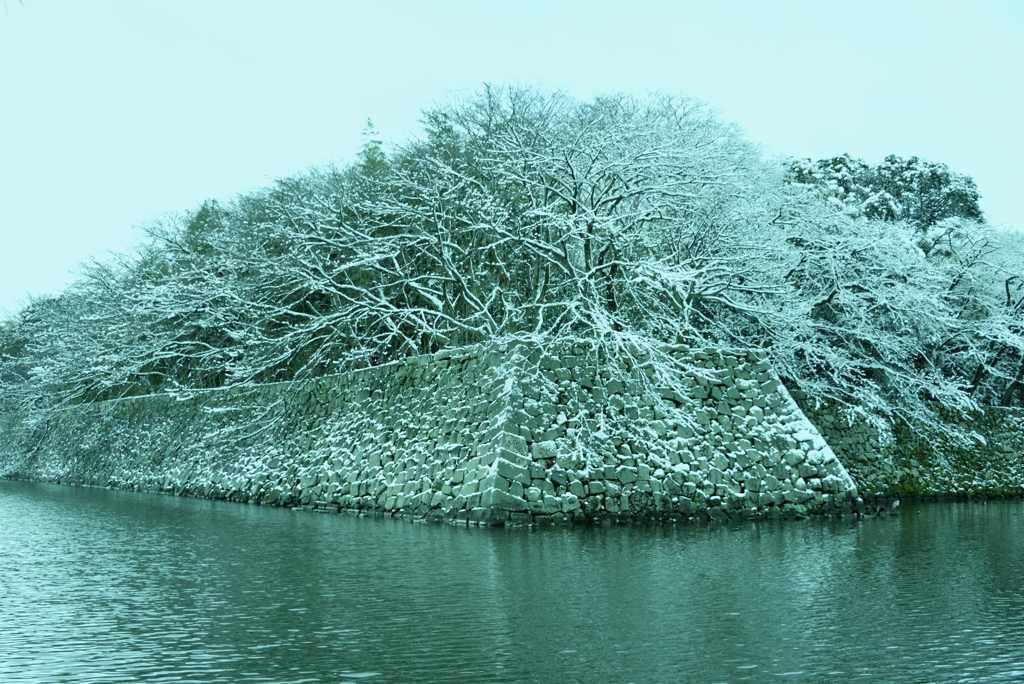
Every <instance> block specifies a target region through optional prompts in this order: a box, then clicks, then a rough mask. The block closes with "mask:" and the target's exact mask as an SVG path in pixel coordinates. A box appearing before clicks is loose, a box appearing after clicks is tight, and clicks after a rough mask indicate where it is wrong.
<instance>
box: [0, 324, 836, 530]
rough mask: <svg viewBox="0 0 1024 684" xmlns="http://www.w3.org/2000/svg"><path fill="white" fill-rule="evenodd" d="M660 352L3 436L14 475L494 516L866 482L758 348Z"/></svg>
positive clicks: (544, 359)
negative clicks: (839, 456)
mask: <svg viewBox="0 0 1024 684" xmlns="http://www.w3.org/2000/svg"><path fill="white" fill-rule="evenodd" d="M655 355H656V356H657V358H652V357H651V355H650V354H648V355H647V356H645V355H644V354H642V353H640V352H636V353H627V354H623V355H615V356H614V357H609V356H607V355H605V354H603V353H602V352H600V351H596V350H595V349H593V348H592V347H591V346H590V345H588V344H586V343H585V342H581V343H571V342H566V343H561V344H559V345H557V346H554V347H552V346H548V347H545V350H541V349H538V348H536V347H531V346H530V345H528V344H526V343H522V342H511V343H506V344H498V343H494V344H490V345H477V346H471V347H465V348H460V349H456V350H446V351H443V352H440V353H438V354H435V355H433V356H420V357H411V358H409V359H406V360H403V361H402V362H395V363H392V364H388V365H386V366H382V367H378V368H372V369H365V370H359V371H353V372H351V373H347V374H344V375H339V376H332V377H325V378H319V379H316V380H313V381H309V382H306V383H303V384H298V383H296V384H289V383H279V384H273V385H263V386H257V387H247V388H231V389H222V390H209V391H204V392H197V393H194V394H191V395H189V396H184V395H183V396H166V395H164V396H152V397H140V398H132V399H124V400H119V401H111V402H104V403H100V404H94V405H88V406H80V407H76V408H72V409H68V410H66V411H64V412H63V413H62V414H60V415H59V416H58V417H57V418H55V419H53V420H51V421H49V422H47V423H44V424H42V425H38V426H36V427H35V428H33V429H32V430H27V429H20V428H18V427H17V426H13V427H8V429H7V430H6V431H5V432H4V433H3V434H4V435H5V437H4V438H3V439H6V441H5V442H0V476H4V477H19V478H26V479H35V480H44V481H50V482H60V483H73V484H89V485H101V486H113V487H120V488H131V489H137V490H146V491H164V492H169V493H175V494H181V495H190V496H201V497H213V498H226V499H230V500H235V501H248V502H251V503H262V504H271V505H284V506H309V507H314V508H319V509H325V510H353V511H362V512H367V513H374V514H378V515H399V516H404V517H410V518H424V519H433V520H448V521H452V522H471V523H487V524H503V523H506V522H509V523H512V524H530V523H536V524H543V523H547V522H550V523H566V522H569V521H598V520H604V519H611V520H627V519H628V520H637V519H649V520H658V519H667V520H682V519H686V518H689V517H692V516H700V517H701V518H705V519H706V518H718V519H727V518H734V517H743V516H762V515H801V514H805V513H808V512H828V511H832V510H840V509H842V508H844V507H845V508H847V509H848V508H849V506H850V502H851V500H852V499H854V498H855V497H856V488H855V486H854V482H853V480H852V479H851V477H850V475H849V474H848V473H847V471H846V470H845V468H844V467H843V464H842V463H840V462H839V460H838V459H837V458H836V455H835V454H834V453H833V451H832V449H831V448H830V447H829V446H828V445H827V444H826V443H825V440H824V439H823V438H822V436H821V435H820V434H819V433H818V431H817V429H816V428H815V427H814V425H813V424H812V423H811V422H810V421H809V420H808V419H807V418H806V417H805V416H804V414H803V413H802V412H801V410H800V409H799V408H798V406H797V405H796V403H795V402H794V400H793V399H792V398H791V397H790V395H789V394H788V393H787V391H786V389H785V388H784V387H783V386H782V384H781V383H780V382H779V379H778V377H777V376H776V375H775V373H774V372H773V371H772V369H771V368H770V366H769V364H768V362H767V361H766V360H765V359H764V356H763V355H762V354H761V353H760V352H746V351H737V350H724V349H695V350H691V349H688V348H685V347H666V348H662V349H661V350H659V351H658V352H656V354H655ZM8 419H9V418H8Z"/></svg>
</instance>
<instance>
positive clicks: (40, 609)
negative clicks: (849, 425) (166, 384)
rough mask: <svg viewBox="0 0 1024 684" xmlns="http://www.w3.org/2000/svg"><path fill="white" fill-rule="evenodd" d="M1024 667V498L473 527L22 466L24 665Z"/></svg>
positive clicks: (335, 676) (495, 671)
mask: <svg viewBox="0 0 1024 684" xmlns="http://www.w3.org/2000/svg"><path fill="white" fill-rule="evenodd" d="M854 678H858V679H863V680H865V681H891V682H892V681H906V682H922V681H958V682H988V681H1020V680H1022V679H1024V505H1022V502H1020V501H1012V502H993V503H989V504H980V503H962V504H933V505H922V506H912V505H911V506H908V505H905V506H904V507H903V509H902V515H901V516H900V517H899V518H888V519H883V520H875V519H868V520H860V521H853V520H845V521H838V520H831V521H822V520H808V521H803V522H785V523H764V522H762V523H756V524H752V523H748V524H743V525H738V526H713V527H708V526H680V527H667V526H666V527H611V528H576V529H573V530H566V529H544V530H533V531H531V530H524V529H515V530H504V529H476V528H470V529H466V528H455V527H447V526H440V525H422V524H410V523H403V522H395V521H390V520H386V521H385V520H373V519H358V518H352V517H347V516H324V515H315V514H312V513H297V512H292V511H284V510H277V509H267V508H257V507H250V506H245V505H239V504H229V503H223V502H213V501H197V500H191V499H177V498H172V497H162V496H155V495H147V494H132V493H125V492H112V491H105V490H93V489H79V488H69V487H57V486H49V485H39V484H29V483H16V482H0V681H3V682H29V681H31V682H38V681H43V682H51V681H52V682H65V681H67V682H87V681H96V682H117V681H147V682H161V681H192V682H215V681H223V682H239V681H247V682H331V683H335V684H336V683H338V682H349V681H350V682H371V683H379V682H446V681H448V682H471V681H480V682H534V681H536V682H559V684H568V683H570V682H678V681H693V682H740V681H765V680H775V679H781V680H784V681H793V682H805V681H806V682H818V681H836V680H849V679H854Z"/></svg>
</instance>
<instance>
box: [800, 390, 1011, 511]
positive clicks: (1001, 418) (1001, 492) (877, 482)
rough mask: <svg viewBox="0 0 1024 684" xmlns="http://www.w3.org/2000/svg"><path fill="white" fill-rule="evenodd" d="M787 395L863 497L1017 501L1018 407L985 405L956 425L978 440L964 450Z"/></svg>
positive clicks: (938, 440) (853, 413)
mask: <svg viewBox="0 0 1024 684" xmlns="http://www.w3.org/2000/svg"><path fill="white" fill-rule="evenodd" d="M793 396H794V397H795V398H796V401H797V404H798V405H799V406H800V407H801V409H802V410H803V412H804V414H805V415H806V416H807V417H808V418H809V419H810V420H811V422H813V423H814V424H815V425H816V426H817V427H818V430H819V431H820V432H821V434H822V436H823V437H824V438H825V441H827V442H828V443H829V445H830V446H831V447H832V448H833V450H834V451H835V453H836V455H837V456H838V457H839V459H840V460H841V461H842V462H843V465H845V466H846V468H847V470H848V471H849V473H850V475H851V476H852V477H853V479H854V482H855V483H856V485H857V488H858V490H859V491H860V493H861V494H862V495H863V496H864V497H866V498H872V497H888V498H892V497H904V498H908V497H909V498H934V497H970V496H978V497H1003V496H1021V495H1024V410H1022V409H1014V408H1001V407H995V406H993V407H987V408H986V409H985V410H984V411H981V412H979V413H978V414H976V415H975V416H973V418H972V419H971V420H969V421H967V422H960V423H959V425H958V427H959V428H961V429H962V430H964V431H965V432H966V431H974V432H975V433H976V434H977V436H978V439H977V440H976V442H975V444H974V445H972V446H970V447H964V446H962V445H954V444H952V443H950V442H949V441H948V440H944V439H941V438H940V439H936V440H934V441H926V440H924V439H922V438H920V437H917V436H915V435H912V434H911V433H910V432H909V431H908V430H905V429H904V430H900V429H894V428H893V427H891V426H888V425H881V426H880V425H877V424H872V423H871V422H870V421H868V420H867V419H866V417H865V416H864V415H863V414H862V413H859V412H857V411H854V412H845V413H843V412H840V411H837V410H836V408H835V407H833V406H829V405H825V404H821V403H820V402H816V401H814V400H813V399H810V398H808V397H806V396H805V395H804V394H803V393H801V392H793ZM946 419H947V420H949V421H956V420H961V419H958V418H956V417H955V416H952V415H947V416H946Z"/></svg>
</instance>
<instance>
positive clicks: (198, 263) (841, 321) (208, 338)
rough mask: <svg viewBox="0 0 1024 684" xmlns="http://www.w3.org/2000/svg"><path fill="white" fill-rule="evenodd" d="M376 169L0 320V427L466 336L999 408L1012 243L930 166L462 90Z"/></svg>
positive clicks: (295, 189) (157, 228)
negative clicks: (664, 351)
mask: <svg viewBox="0 0 1024 684" xmlns="http://www.w3.org/2000/svg"><path fill="white" fill-rule="evenodd" d="M423 129H424V130H423V135H421V136H420V137H418V138H416V139H413V140H410V141H408V142H406V143H405V144H403V145H401V146H396V147H394V148H388V147H386V146H384V145H383V144H382V143H381V142H380V141H379V140H378V139H377V137H376V134H375V132H374V131H373V129H372V124H368V128H367V131H366V143H365V145H364V146H363V148H362V150H361V153H360V155H359V157H358V159H357V160H356V161H355V162H354V163H352V164H350V165H348V166H344V167H325V168H318V169H312V170H310V171H308V172H306V173H303V174H300V175H297V176H295V177H292V178H286V179H282V180H279V181H277V182H276V183H274V184H273V185H272V186H271V187H268V188H265V189H263V190H259V191H256V192H252V193H248V194H245V195H240V196H238V197H236V198H234V199H233V200H230V201H214V200H210V201H208V202H205V203H203V204H202V205H201V206H200V207H199V208H198V209H196V210H194V211H189V212H184V213H181V214H179V215H173V216H168V217H166V218H165V219H163V220H161V221H157V222H154V223H151V224H149V225H147V226H145V231H146V234H147V236H148V240H147V241H146V243H145V244H144V245H143V247H142V248H140V249H139V250H138V252H137V253H133V254H124V255H120V256H118V257H116V258H112V259H110V260H109V261H107V262H104V263H92V264H90V265H88V266H87V267H86V268H85V269H84V273H83V275H82V277H81V278H80V279H79V280H78V281H77V282H75V283H74V284H73V285H72V286H71V287H69V288H68V289H67V290H66V291H65V292H64V293H62V294H61V295H59V296H57V297H52V298H42V299H38V300H36V301H35V302H33V303H32V304H30V305H29V306H28V307H26V308H25V309H23V310H22V311H21V312H19V313H18V314H17V315H16V316H15V317H13V318H12V319H11V320H9V321H7V322H5V323H4V324H3V325H2V327H0V383H2V384H3V390H4V392H3V396H4V397H5V399H4V401H5V404H6V406H7V407H8V408H11V407H21V408H30V409H33V410H41V409H44V408H46V407H59V406H63V405H66V404H68V403H73V402H81V401H94V400H98V399H106V398H112V397H118V396H126V395H133V394H140V393H150V392H159V391H187V390H189V389H196V388H204V387H215V386H221V385H235V384H246V383H257V382H268V381H277V380H290V379H295V378H303V377H309V376H314V375H320V374H327V373H335V372H339V371H343V370H345V369H347V368H352V367H358V366H365V365H368V364H380V363H384V362H387V361H391V360H395V359H398V358H402V357H405V356H408V355H416V354H424V353H430V352H433V351H436V350H438V349H441V348H444V347H451V346H458V345H464V344H469V343H474V342H480V341H486V340H495V339H505V338H528V339H530V340H533V341H534V342H535V343H536V344H538V345H544V344H547V343H549V342H550V341H552V340H556V339H559V338H565V337H573V338H576V339H581V340H586V341H588V342H589V343H591V344H594V345H603V346H606V347H608V348H609V349H610V350H611V351H614V350H616V349H622V348H623V344H624V343H625V342H627V341H628V342H629V344H631V345H638V344H639V345H647V346H649V347H650V348H651V349H655V348H657V347H658V346H659V345H661V344H663V343H673V344H675V343H686V344H691V345H704V346H711V345H727V346H733V347H735V346H740V347H747V348H761V349H764V350H766V351H767V352H768V354H769V355H770V358H771V360H772V362H773V363H774V364H775V366H776V368H777V369H778V371H779V372H780V374H781V375H783V376H784V378H785V379H786V381H787V382H788V383H790V384H791V385H792V386H793V387H799V388H801V389H803V390H804V391H806V392H808V393H809V394H810V395H811V396H814V397H817V398H820V399H822V400H828V401H833V402H838V403H839V404H840V405H842V406H846V407H848V408H849V409H850V410H857V411H861V412H866V413H867V414H868V415H872V416H876V417H878V418H880V419H882V418H884V419H886V420H900V421H903V422H905V423H906V424H907V425H910V426H912V427H913V428H914V429H917V430H936V429H943V430H946V429H954V428H950V427H949V426H948V425H945V424H943V423H942V422H941V421H939V420H938V418H937V413H936V411H937V407H940V406H941V407H948V408H951V409H953V410H964V411H966V410H970V409H972V408H974V407H976V406H977V405H978V404H979V403H1004V404H1009V403H1013V402H1015V401H1018V394H1019V393H1018V392H1017V389H1018V387H1019V385H1020V384H1021V382H1022V381H1024V364H1022V360H1024V337H1022V335H1021V311H1022V308H1024V292H1022V288H1024V279H1022V278H1024V273H1022V272H1021V264H1022V263H1024V260H1022V244H1021V241H1020V239H1019V238H1018V237H1017V236H1016V234H1014V233H1009V232H1006V231H999V230H996V229H994V228H992V227H990V226H988V225H987V224H986V223H984V221H983V217H982V215H981V211H980V209H979V207H978V204H977V202H978V193H977V190H976V188H975V186H974V183H973V181H971V179H970V178H968V177H966V176H963V175H960V174H956V173H953V172H951V171H950V170H949V169H948V168H946V167H945V166H944V165H942V164H936V163H933V162H925V161H922V160H919V159H917V158H910V159H907V160H904V159H901V158H898V157H888V158H886V160H885V161H884V162H883V163H882V164H880V165H878V166H874V167H872V166H870V165H867V164H865V163H864V162H861V161H859V160H854V159H851V158H850V157H848V156H843V157H837V158H834V159H831V160H822V161H819V162H810V161H807V160H804V161H793V160H786V159H777V158H772V157H770V156H769V155H767V154H766V153H765V152H764V150H763V149H761V148H760V147H758V146H757V145H755V144H753V143H752V142H750V141H749V140H747V139H746V137H745V136H744V135H743V134H742V132H741V131H740V130H738V129H737V128H736V127H735V126H733V125H731V124H728V123H726V122H723V121H722V120H721V119H720V118H719V117H718V116H717V114H716V113H715V112H714V111H713V110H711V109H710V108H709V107H707V106H706V105H705V104H703V103H701V102H699V101H697V100H694V99H691V98H686V97H680V96H674V95H668V94H662V93H658V94H653V95H649V96H647V97H643V98H638V97H632V96H628V95H622V94H612V95H608V96H603V97H598V98H595V99H593V100H590V101H583V100H578V99H575V98H572V97H569V96H568V95H566V94H564V93H558V92H554V93H552V92H547V91H542V90H537V89H532V88H516V87H487V88H485V89H483V90H482V91H481V92H479V93H476V94H473V95H470V96H467V97H463V98H458V99H453V100H451V101H448V102H445V103H442V104H439V105H436V106H434V107H432V108H430V109H428V110H427V111H425V112H424V115H423Z"/></svg>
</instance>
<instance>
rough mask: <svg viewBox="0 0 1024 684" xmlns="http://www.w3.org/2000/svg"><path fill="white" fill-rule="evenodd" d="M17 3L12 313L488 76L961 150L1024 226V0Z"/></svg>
mask: <svg viewBox="0 0 1024 684" xmlns="http://www.w3.org/2000/svg"><path fill="white" fill-rule="evenodd" d="M0 4H5V5H6V12H0V65H2V66H0V313H2V311H3V310H4V309H6V310H7V311H13V310H15V309H17V308H18V307H19V306H20V305H21V304H23V303H24V302H25V301H26V296H27V294H29V293H32V294H47V293H54V292H57V291H59V290H60V289H61V288H62V287H63V286H65V285H66V284H67V283H68V282H70V281H71V279H72V278H73V273H74V271H75V269H76V268H77V265H78V264H80V263H81V262H82V261H83V260H86V259H88V258H91V257H100V258H102V257H103V255H104V254H106V253H109V252H110V251H112V250H113V251H123V250H125V249H129V248H130V247H131V245H132V244H133V243H134V242H135V241H136V240H138V238H139V232H138V231H137V230H136V229H134V228H133V226H136V225H138V224H141V223H144V222H146V221H147V220H150V219H152V218H153V217H157V216H159V215H160V214H162V213H164V212H168V211H178V210H184V209H193V208H195V207H197V206H198V205H199V204H200V203H201V202H202V201H203V200H204V199H206V198H211V197H212V198H220V199H229V198H231V197H232V196H234V195H235V194H237V193H239V192H243V191H246V190H249V189H252V188H256V187H259V186H262V185H266V184H268V183H269V182H270V181H271V180H272V179H274V178H279V177H282V176H287V175H290V174H292V173H294V172H296V171H299V170H302V169H304V168H307V167H309V166H314V165H319V164H323V163H327V162H339V163H344V162H345V161H347V160H350V159H352V156H353V155H354V153H355V151H356V150H357V148H358V147H359V145H360V144H361V137H360V134H361V132H362V130H363V126H364V123H365V121H366V118H367V117H371V118H372V119H373V120H374V123H375V124H376V126H377V128H378V129H379V130H380V132H381V134H382V135H383V137H384V138H385V139H386V140H393V141H395V142H401V141H402V140H404V139H406V138H407V137H409V136H410V135H413V134H415V133H416V132H417V130H418V124H417V119H418V116H419V112H420V110H421V109H422V108H423V107H426V106H429V105H430V104H431V102H433V101H435V100H439V99H443V98H444V97H445V95H446V94H448V93H451V92H452V91H459V90H467V89H468V90H476V89H479V88H480V87H481V86H482V85H483V84H484V83H485V82H492V83H504V82H509V81H512V82H517V83H521V84H527V85H533V84H537V85H543V86H547V87H549V88H562V89H565V90H567V91H568V92H569V93H571V94H573V95H576V96H578V97H581V98H589V97H591V96H593V95H595V94H598V93H603V92H610V91H626V92H630V93H637V94H642V93H644V92H646V91H648V90H666V91H671V92H676V93H685V94H688V95H692V96H695V97H698V98H700V99H702V100H705V101H706V102H708V103H710V104H711V105H713V106H715V107H717V108H718V109H719V110H720V111H721V113H722V115H723V117H724V118H725V119H727V120H729V121H734V122H737V123H738V124H740V125H741V126H742V127H743V128H744V129H745V130H746V131H747V133H748V135H749V136H750V138H751V139H753V140H754V141H756V142H759V143H762V144H764V145H765V146H767V148H768V149H769V150H771V151H773V152H778V153H782V154H787V155H792V156H796V157H811V158H814V159H818V158H822V157H829V156H834V155H837V154H842V153H844V152H848V153H850V154H851V155H853V156H855V157H860V158H863V159H865V160H867V161H869V162H878V161H881V159H882V158H883V157H884V156H885V155H887V154H898V155H901V156H911V155H917V156H919V157H924V158H927V159H932V160H935V161H941V162H944V163H946V164H948V165H949V166H950V167H951V168H952V169H953V170H954V171H958V172H961V173H967V174H970V175H971V176H973V177H974V179H975V181H976V182H977V184H978V187H979V189H980V191H981V193H982V195H983V198H982V209H983V210H984V211H985V212H986V214H987V217H988V219H989V220H990V221H992V222H993V223H999V224H1009V225H1012V226H1015V227H1017V228H1020V229H1024V201H1022V199H1021V192H1022V188H1024V173H1022V171H1021V164H1022V163H1024V132H1022V130H1024V125H1022V123H1021V122H1022V121H1024V0H988V1H986V0H974V1H973V2H967V1H966V0H965V1H963V2H941V1H938V0H928V1H923V2H911V1H906V2H900V1H899V0H885V1H874V0H858V1H857V2H841V3H840V2H832V1H826V0H821V1H820V2H809V1H808V2H797V1H792V2H790V1H778V0H772V1H770V2H768V1H762V0H751V1H741V0H735V1H731V2H730V1H728V0H717V1H715V2H708V1H700V2H697V1H694V2H686V1H676V2H654V1H649V2H643V1H642V0H632V1H631V2H629V3H626V2H622V1H621V0H620V1H618V2H599V1H592V2H570V1H565V2H559V1H558V0H546V1H534V0H515V1H508V2H483V1H480V2H469V1H455V0H451V1H447V2H445V1H439V0H430V1H426V0H424V1H422V2H412V1H399V0H392V1H383V0H377V1H375V2H341V1H338V2H326V1H323V2H313V1H312V0H310V1H305V2H304V1H302V0H288V1H278V2H272V1H269V0H265V1H258V0H237V1H229V0H219V1H215V0H161V1H155V2H154V1H148V2H143V1H141V0H122V1H114V0H109V1H108V0H23V3H19V2H18V1H17V0H6V2H4V1H3V0H0Z"/></svg>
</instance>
